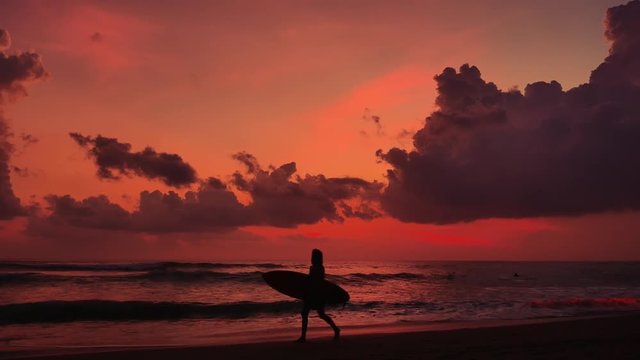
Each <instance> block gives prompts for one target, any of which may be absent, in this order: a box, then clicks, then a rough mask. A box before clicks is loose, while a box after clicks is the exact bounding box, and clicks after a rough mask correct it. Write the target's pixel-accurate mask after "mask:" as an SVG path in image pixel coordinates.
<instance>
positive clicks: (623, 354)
mask: <svg viewBox="0 0 640 360" xmlns="http://www.w3.org/2000/svg"><path fill="white" fill-rule="evenodd" d="M638 325H640V314H638V313H633V314H627V315H615V316H608V317H597V318H587V319H567V320H558V319H554V320H539V321H536V322H534V323H527V324H516V325H509V324H508V323H506V324H505V323H503V325H500V326H492V325H489V326H487V327H475V328H459V329H443V330H432V331H416V330H415V329H412V330H411V331H409V332H407V331H403V330H402V328H401V327H399V328H397V329H396V331H395V332H391V333H373V334H366V333H365V334H358V335H350V334H349V332H348V331H344V332H343V337H342V339H341V340H340V341H339V342H334V341H332V340H331V338H330V337H329V336H323V337H321V338H317V337H316V338H313V337H312V338H311V339H309V341H308V342H307V343H304V344H297V343H294V342H293V341H276V342H263V343H253V344H231V345H215V346H184V347H150V348H135V349H114V350H106V349H104V348H102V349H99V348H96V349H91V348H85V349H76V350H73V351H71V350H68V349H67V350H47V351H16V352H0V357H2V358H18V357H20V358H30V359H58V360H72V359H74V360H99V359H123V360H127V359H151V358H153V359H156V360H163V359H177V358H180V359H372V360H377V359H637V358H638V356H639V355H640V326H638Z"/></svg>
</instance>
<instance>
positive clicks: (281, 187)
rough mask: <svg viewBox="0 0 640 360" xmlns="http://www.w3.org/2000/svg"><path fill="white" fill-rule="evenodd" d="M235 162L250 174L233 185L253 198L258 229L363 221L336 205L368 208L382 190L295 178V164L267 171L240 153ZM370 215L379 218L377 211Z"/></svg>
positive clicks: (361, 183) (352, 181)
mask: <svg viewBox="0 0 640 360" xmlns="http://www.w3.org/2000/svg"><path fill="white" fill-rule="evenodd" d="M234 158H235V159H237V160H239V161H240V162H242V163H243V164H244V165H245V166H246V169H247V171H246V174H241V173H240V172H236V173H235V174H234V175H233V178H232V183H233V185H235V186H236V187H237V188H238V189H239V190H241V191H244V192H247V193H249V194H250V195H251V198H252V203H251V205H249V208H250V209H251V211H252V213H254V214H256V220H257V222H258V223H257V224H256V225H258V224H261V225H272V226H279V227H294V226H297V225H300V224H313V223H317V222H319V221H321V220H327V221H331V222H334V221H337V222H340V221H343V220H344V217H354V216H358V217H360V215H361V214H360V213H356V212H344V211H343V212H342V213H341V211H339V208H338V206H336V203H343V202H345V201H349V200H355V201H357V202H363V203H367V204H368V202H369V200H370V199H372V198H374V197H375V196H377V194H378V193H379V191H380V189H381V187H382V185H381V184H379V183H377V182H373V183H370V182H368V181H365V180H362V179H358V178H349V177H345V178H327V177H325V176H324V175H305V176H304V177H302V176H298V175H295V176H294V174H295V173H296V170H297V169H296V163H294V162H291V163H287V164H284V165H281V166H280V167H277V168H273V167H271V168H269V169H268V170H264V169H262V168H261V167H260V165H259V164H258V162H257V161H256V159H255V157H254V156H252V155H250V154H247V153H238V154H236V155H235V156H234ZM363 206H367V205H363ZM370 214H371V215H372V217H375V216H376V214H375V213H374V212H373V211H372V212H370ZM377 216H379V213H378V214H377Z"/></svg>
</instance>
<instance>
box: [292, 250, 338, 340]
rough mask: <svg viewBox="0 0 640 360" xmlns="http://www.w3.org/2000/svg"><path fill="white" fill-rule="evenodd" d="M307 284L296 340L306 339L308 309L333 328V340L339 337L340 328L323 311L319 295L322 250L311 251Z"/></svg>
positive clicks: (322, 266) (322, 275)
mask: <svg viewBox="0 0 640 360" xmlns="http://www.w3.org/2000/svg"><path fill="white" fill-rule="evenodd" d="M309 278H310V281H309V284H308V285H307V286H308V288H307V296H306V297H305V298H304V306H303V307H302V313H301V315H302V335H300V338H299V339H298V340H296V341H297V342H300V343H303V342H305V341H306V340H307V323H308V322H309V311H310V310H312V309H315V310H316V311H318V316H319V317H320V318H321V319H322V320H324V321H326V322H327V324H329V326H331V328H332V329H333V332H334V336H333V339H334V340H336V341H337V340H339V339H340V328H339V327H338V326H337V325H336V324H335V323H334V322H333V320H332V319H331V318H330V317H329V315H327V314H326V313H325V312H324V305H325V304H324V300H323V299H322V297H321V294H320V293H321V286H322V281H323V280H324V265H323V261H322V251H320V250H318V249H313V251H312V252H311V267H310V268H309Z"/></svg>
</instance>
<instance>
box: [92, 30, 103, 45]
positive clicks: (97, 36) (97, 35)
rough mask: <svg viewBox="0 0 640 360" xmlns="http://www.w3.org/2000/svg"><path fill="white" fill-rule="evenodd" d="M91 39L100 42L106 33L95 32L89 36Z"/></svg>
mask: <svg viewBox="0 0 640 360" xmlns="http://www.w3.org/2000/svg"><path fill="white" fill-rule="evenodd" d="M89 40H91V42H94V43H100V42H102V41H103V40H104V35H102V33H99V32H94V33H93V34H91V36H89Z"/></svg>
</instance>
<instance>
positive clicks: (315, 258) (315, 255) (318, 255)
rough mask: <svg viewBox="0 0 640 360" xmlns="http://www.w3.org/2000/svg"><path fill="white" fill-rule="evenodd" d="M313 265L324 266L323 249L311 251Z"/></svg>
mask: <svg viewBox="0 0 640 360" xmlns="http://www.w3.org/2000/svg"><path fill="white" fill-rule="evenodd" d="M311 265H313V266H323V265H322V251H320V250H318V249H313V250H312V251H311Z"/></svg>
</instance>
